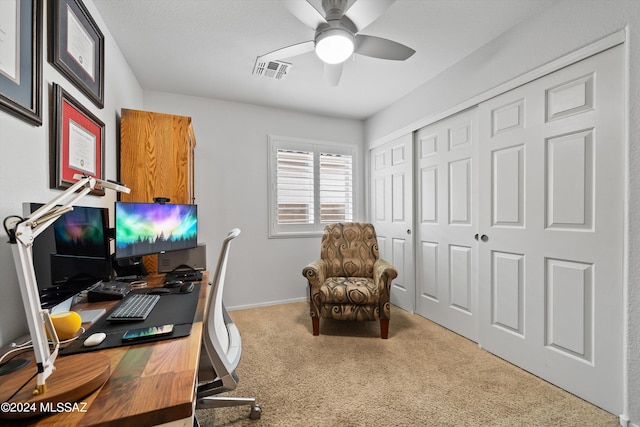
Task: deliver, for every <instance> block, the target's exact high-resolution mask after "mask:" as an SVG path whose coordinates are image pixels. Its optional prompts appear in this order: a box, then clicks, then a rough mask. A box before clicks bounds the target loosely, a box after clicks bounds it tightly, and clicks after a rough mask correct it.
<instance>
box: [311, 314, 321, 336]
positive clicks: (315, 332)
mask: <svg viewBox="0 0 640 427" xmlns="http://www.w3.org/2000/svg"><path fill="white" fill-rule="evenodd" d="M311 323H312V324H313V335H320V318H319V317H311Z"/></svg>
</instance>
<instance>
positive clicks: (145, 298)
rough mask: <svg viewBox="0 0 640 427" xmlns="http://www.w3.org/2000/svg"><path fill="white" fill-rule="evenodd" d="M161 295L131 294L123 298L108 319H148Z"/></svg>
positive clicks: (130, 320)
mask: <svg viewBox="0 0 640 427" xmlns="http://www.w3.org/2000/svg"><path fill="white" fill-rule="evenodd" d="M159 299H160V295H147V294H131V295H129V296H128V298H126V299H124V300H122V302H121V303H120V304H118V306H117V307H116V309H115V310H113V311H112V312H111V314H110V315H109V317H107V320H110V321H117V322H133V321H138V320H144V319H146V318H147V317H148V316H149V314H150V313H151V310H153V307H155V305H156V304H157V303H158V300H159Z"/></svg>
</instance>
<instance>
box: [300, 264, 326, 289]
mask: <svg viewBox="0 0 640 427" xmlns="http://www.w3.org/2000/svg"><path fill="white" fill-rule="evenodd" d="M326 272H327V263H326V261H325V260H323V259H317V260H315V261H313V262H312V263H310V264H309V265H307V266H306V267H304V268H303V269H302V275H303V276H304V277H306V278H307V280H308V281H309V287H310V288H311V290H312V293H313V292H318V291H319V290H320V286H321V285H322V284H323V283H324V281H325V279H326Z"/></svg>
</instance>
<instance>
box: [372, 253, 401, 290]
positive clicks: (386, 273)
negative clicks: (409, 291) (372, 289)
mask: <svg viewBox="0 0 640 427" xmlns="http://www.w3.org/2000/svg"><path fill="white" fill-rule="evenodd" d="M396 277H398V270H396V268H395V267H394V266H393V265H391V263H390V262H388V261H386V260H384V259H382V258H379V259H377V260H376V262H375V263H374V264H373V283H374V284H375V285H376V286H377V287H378V289H379V290H380V291H381V292H386V294H387V295H390V292H391V282H392V281H393V279H395V278H396ZM387 298H388V297H387Z"/></svg>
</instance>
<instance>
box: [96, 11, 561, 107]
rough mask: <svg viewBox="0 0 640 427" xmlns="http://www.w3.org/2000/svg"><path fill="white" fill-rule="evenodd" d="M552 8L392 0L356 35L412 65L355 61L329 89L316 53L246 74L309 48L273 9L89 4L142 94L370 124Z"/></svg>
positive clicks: (302, 30) (299, 28)
mask: <svg viewBox="0 0 640 427" xmlns="http://www.w3.org/2000/svg"><path fill="white" fill-rule="evenodd" d="M300 1H304V0H300ZM318 1H320V0H310V2H312V3H314V2H318ZM358 1H375V0H358ZM554 1H556V0H397V1H396V2H395V3H394V4H393V5H391V7H390V8H389V9H387V11H386V12H385V13H384V14H383V15H382V16H381V17H380V18H378V19H377V20H376V21H375V22H373V23H372V24H371V25H369V26H368V27H366V28H365V29H364V30H363V31H362V34H368V35H375V36H379V37H384V38H388V39H391V40H394V41H397V42H400V43H402V44H405V45H407V46H409V47H412V48H413V49H415V50H416V53H415V55H413V56H412V57H411V58H409V59H408V60H406V61H403V62H397V61H385V60H380V59H374V58H369V57H364V56H360V55H354V57H353V58H352V59H349V60H347V62H346V63H345V66H344V71H343V73H342V79H341V81H340V84H339V85H338V86H337V87H330V86H328V85H327V84H326V82H325V79H324V75H323V65H322V62H321V61H320V60H319V59H318V58H317V57H316V56H315V53H313V52H310V53H307V54H304V55H301V56H298V57H294V58H289V59H287V60H286V61H287V62H291V63H292V64H293V67H292V68H291V70H290V73H289V75H288V76H287V77H286V78H285V79H283V80H276V79H271V78H267V77H258V76H255V75H253V74H252V71H253V67H254V64H255V60H256V57H257V56H259V55H263V54H266V53H268V52H271V51H273V50H276V49H279V48H281V47H285V46H289V45H292V44H296V43H299V42H303V41H307V40H312V39H313V36H314V31H313V30H312V29H310V28H308V27H306V26H305V25H304V24H303V23H302V22H301V21H299V20H298V19H297V18H296V17H294V16H293V15H292V14H291V13H289V11H288V10H287V9H285V8H284V6H283V5H282V4H281V2H280V1H279V0H93V2H94V4H95V6H96V7H97V9H98V10H99V12H100V14H101V15H102V17H103V19H104V21H105V22H106V24H107V27H108V30H109V31H110V32H111V34H112V35H113V37H114V39H115V40H116V43H117V44H118V46H119V47H120V50H121V51H122V54H123V55H124V56H125V58H126V60H127V62H128V63H129V65H130V66H131V68H132V69H133V72H134V73H135V74H136V76H137V78H138V81H139V82H140V84H141V85H142V87H143V88H144V89H145V90H153V91H163V92H171V93H177V94H184V95H190V96H198V97H205V98H215V99H222V100H229V101H238V102H244V103H251V104H257V105H266V106H273V107H281V108H287V109H295V110H298V111H305V112H310V113H314V114H322V115H329V116H335V117H346V118H353V119H366V118H368V117H370V116H371V115H373V114H375V113H376V112H378V111H380V110H381V109H383V108H384V107H386V106H387V105H389V104H391V103H393V102H394V101H396V100H398V99H399V98H401V97H402V96H404V95H405V94H407V93H409V92H411V91H412V90H413V89H415V88H416V87H418V86H420V85H421V84H423V83H424V82H426V81H427V80H429V79H430V78H432V77H434V76H436V75H437V74H439V73H441V72H443V71H444V70H446V69H447V68H448V67H450V66H451V65H453V64H454V63H456V62H457V61H459V60H460V59H462V58H464V57H465V56H467V55H469V54H470V53H471V52H473V51H474V50H476V49H478V48H479V47H481V46H482V45H484V44H486V43H487V42H488V41H490V40H491V39H493V38H495V37H496V36H498V35H499V34H501V33H503V32H504V31H506V30H508V29H509V28H511V27H513V26H515V25H517V24H518V23H520V22H522V21H524V20H527V19H529V18H530V17H531V16H532V15H534V14H536V13H538V12H540V11H541V10H543V9H545V8H547V7H549V6H550V5H551V3H553V2H554ZM317 6H318V8H319V5H317ZM106 60H107V61H108V60H109V59H108V58H106Z"/></svg>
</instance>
